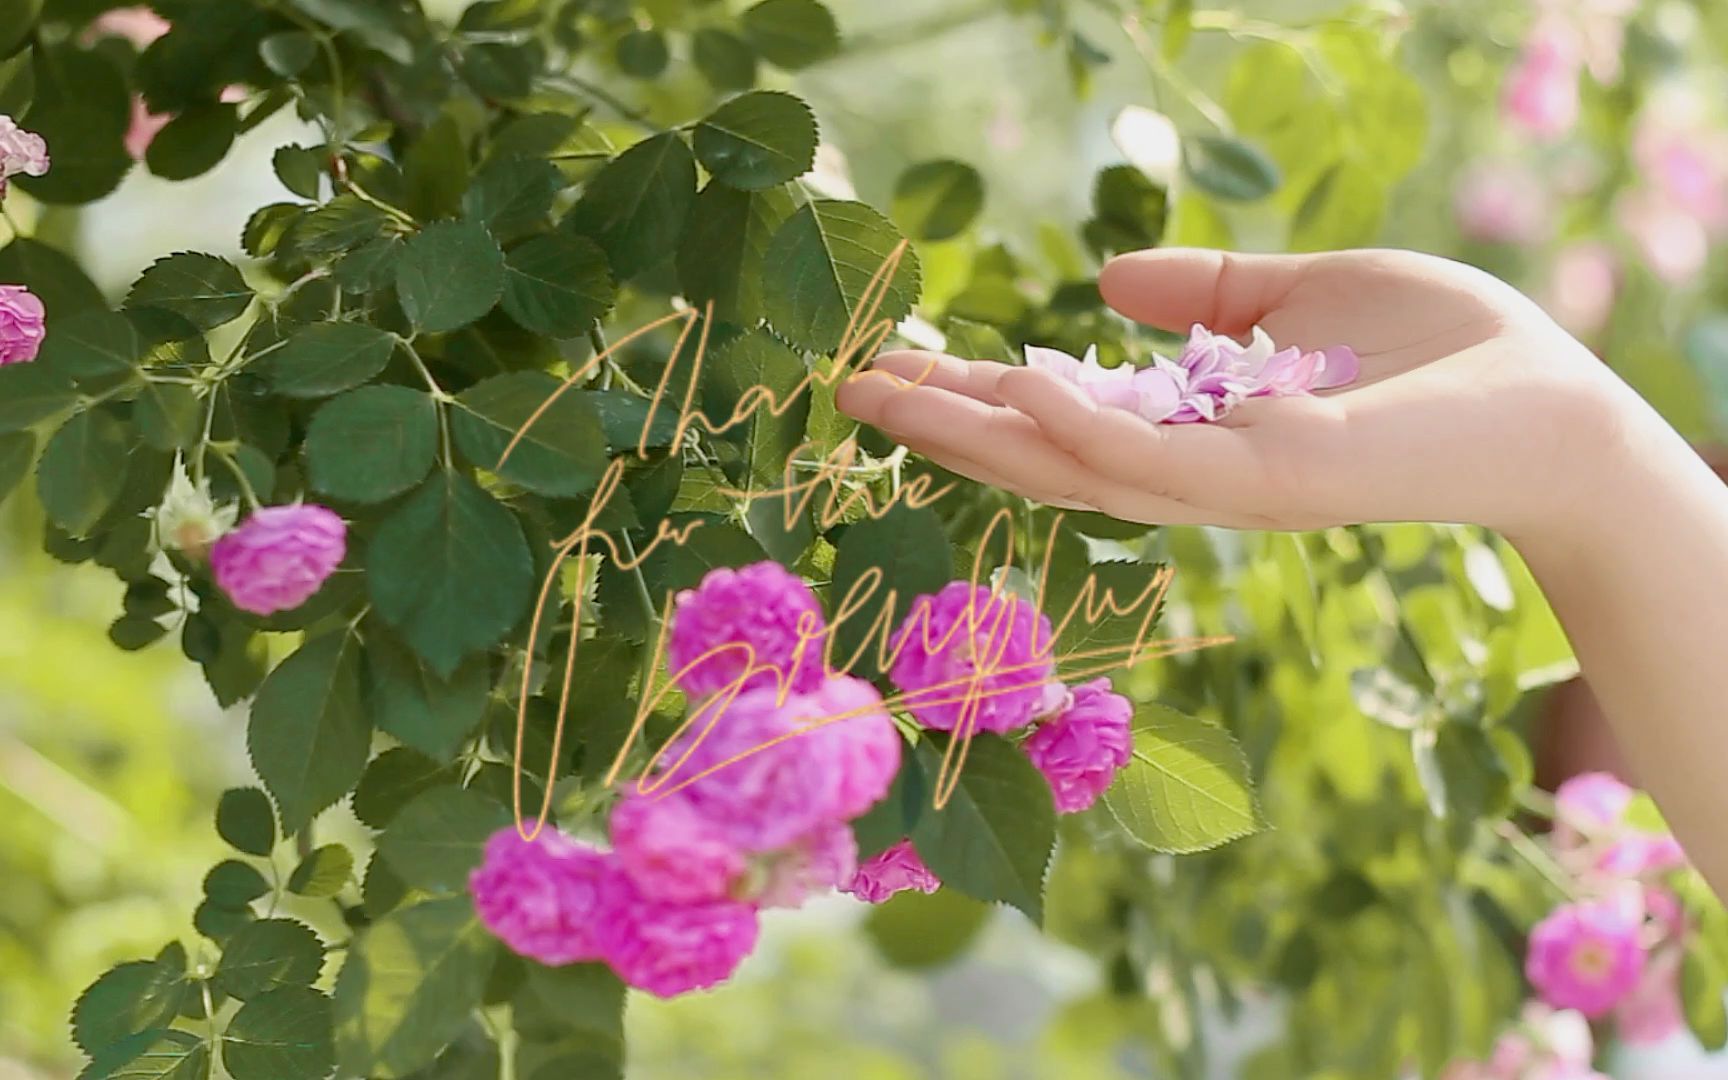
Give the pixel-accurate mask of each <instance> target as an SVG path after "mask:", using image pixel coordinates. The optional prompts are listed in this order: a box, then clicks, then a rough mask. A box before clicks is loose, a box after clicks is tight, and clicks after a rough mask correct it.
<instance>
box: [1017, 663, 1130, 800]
mask: <svg viewBox="0 0 1728 1080" xmlns="http://www.w3.org/2000/svg"><path fill="white" fill-rule="evenodd" d="M1133 716H1134V705H1133V703H1132V702H1130V701H1129V700H1128V699H1127V698H1125V697H1123V696H1122V695H1121V694H1117V693H1112V692H1111V690H1110V680H1109V679H1094V680H1092V681H1091V682H1089V683H1082V684H1081V685H1079V686H1076V687H1075V688H1074V691H1073V700H1072V703H1071V704H1070V705H1069V706H1068V707H1067V708H1066V709H1065V710H1063V711H1062V712H1061V713H1060V714H1058V715H1057V716H1056V717H1055V718H1054V719H1050V720H1046V721H1044V722H1043V723H1041V724H1039V725H1038V726H1037V728H1035V729H1034V730H1033V732H1032V735H1031V737H1030V738H1028V739H1027V740H1026V744H1025V745H1026V756H1027V757H1030V758H1031V759H1032V764H1034V765H1036V766H1038V771H1039V772H1041V773H1043V774H1044V778H1045V779H1046V780H1048V781H1050V790H1051V792H1052V794H1053V795H1054V796H1055V799H1056V809H1057V810H1059V811H1061V812H1062V813H1064V814H1072V813H1075V812H1077V811H1080V810H1084V809H1086V808H1087V807H1089V806H1091V805H1092V804H1093V803H1094V802H1097V801H1098V796H1100V795H1102V794H1104V790H1105V789H1106V788H1108V787H1109V786H1110V782H1111V781H1112V780H1114V779H1116V771H1117V770H1118V769H1120V768H1122V766H1124V765H1126V764H1128V761H1129V759H1130V758H1131V757H1132V756H1133V751H1134V736H1133V734H1132V732H1131V730H1130V722H1131V721H1132V719H1133Z"/></svg>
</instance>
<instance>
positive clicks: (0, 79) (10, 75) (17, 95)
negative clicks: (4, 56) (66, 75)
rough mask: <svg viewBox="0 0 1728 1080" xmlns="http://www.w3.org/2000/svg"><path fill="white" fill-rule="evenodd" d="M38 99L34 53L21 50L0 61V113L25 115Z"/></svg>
mask: <svg viewBox="0 0 1728 1080" xmlns="http://www.w3.org/2000/svg"><path fill="white" fill-rule="evenodd" d="M9 2H11V3H21V2H22V3H36V2H37V0H9ZM35 100H36V65H35V62H34V61H33V60H32V53H30V52H21V53H18V54H16V55H14V56H13V57H12V58H11V59H9V60H6V61H4V62H0V113H5V114H6V115H8V116H23V115H24V114H25V113H26V112H29V111H30V104H31V102H33V101H35Z"/></svg>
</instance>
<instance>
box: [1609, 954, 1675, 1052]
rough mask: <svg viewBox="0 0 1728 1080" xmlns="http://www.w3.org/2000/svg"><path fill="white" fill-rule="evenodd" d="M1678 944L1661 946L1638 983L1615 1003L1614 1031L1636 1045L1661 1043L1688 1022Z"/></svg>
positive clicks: (1624, 1039) (1651, 958)
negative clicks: (1671, 946)
mask: <svg viewBox="0 0 1728 1080" xmlns="http://www.w3.org/2000/svg"><path fill="white" fill-rule="evenodd" d="M1681 957H1682V953H1681V950H1680V949H1678V948H1667V949H1659V950H1657V951H1656V952H1655V953H1654V954H1652V955H1651V957H1650V962H1649V964H1648V965H1647V966H1646V967H1645V969H1644V975H1643V977H1642V978H1641V979H1639V980H1638V985H1637V986H1635V987H1634V988H1633V989H1632V992H1631V993H1629V994H1627V995H1626V996H1625V997H1624V998H1623V999H1621V1001H1620V1003H1619V1004H1618V1005H1616V1006H1615V1007H1614V1031H1615V1033H1616V1034H1618V1035H1619V1036H1620V1038H1621V1040H1622V1041H1624V1042H1628V1043H1632V1044H1634V1045H1636V1044H1640V1043H1658V1042H1662V1041H1663V1040H1665V1039H1667V1038H1668V1037H1669V1036H1671V1035H1674V1034H1677V1033H1678V1032H1680V1031H1681V1030H1682V1029H1683V1028H1685V1026H1686V1012H1685V1006H1684V1005H1683V1004H1682V1003H1681V1000H1680V961H1681Z"/></svg>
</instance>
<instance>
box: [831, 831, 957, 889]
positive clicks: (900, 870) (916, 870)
mask: <svg viewBox="0 0 1728 1080" xmlns="http://www.w3.org/2000/svg"><path fill="white" fill-rule="evenodd" d="M941 887H942V882H940V881H938V880H937V879H936V875H935V874H932V873H931V872H930V868H929V867H927V866H925V865H924V860H923V859H921V858H919V857H918V852H917V851H915V850H914V849H913V847H912V841H910V840H902V841H900V842H899V843H898V844H895V845H893V846H892V847H889V848H885V849H884V850H882V851H880V852H877V853H876V854H875V855H872V856H871V857H870V858H868V859H865V860H864V862H863V863H861V864H860V865H859V867H858V872H857V873H856V874H854V875H853V876H852V880H851V881H850V882H848V883H847V884H846V885H845V886H844V887H843V888H842V891H843V892H849V893H851V894H852V895H853V896H856V897H857V898H858V899H860V900H863V901H865V902H866V903H871V904H880V903H881V902H882V901H884V900H886V899H888V898H889V897H890V896H893V895H894V894H895V893H897V892H903V891H905V890H907V889H917V890H918V891H919V892H921V893H933V892H935V891H936V890H937V889H939V888H941Z"/></svg>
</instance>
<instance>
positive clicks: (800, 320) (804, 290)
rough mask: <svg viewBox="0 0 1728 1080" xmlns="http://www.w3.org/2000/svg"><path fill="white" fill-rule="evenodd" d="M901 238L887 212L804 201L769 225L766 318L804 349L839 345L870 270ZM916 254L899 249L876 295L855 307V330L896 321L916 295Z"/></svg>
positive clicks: (873, 270)
mask: <svg viewBox="0 0 1728 1080" xmlns="http://www.w3.org/2000/svg"><path fill="white" fill-rule="evenodd" d="M900 243H901V239H900V235H899V234H898V233H897V232H895V231H894V226H893V225H891V224H889V222H888V219H887V218H885V217H883V216H882V215H881V214H878V213H877V212H876V211H874V210H872V209H870V208H869V207H868V206H865V205H864V204H863V203H857V202H845V201H840V200H834V199H818V200H815V201H813V202H810V203H807V204H805V206H803V207H802V208H801V209H799V211H798V212H797V213H795V214H793V215H792V217H791V218H789V219H788V220H787V221H786V223H785V224H783V225H781V226H780V228H779V230H778V231H776V232H775V234H774V239H773V241H772V242H771V243H770V244H769V245H768V252H767V255H766V257H765V260H764V267H765V268H764V271H763V276H762V277H763V280H762V284H763V293H764V296H765V299H766V305H765V306H766V307H767V315H768V321H769V322H770V323H772V324H773V325H774V329H775V330H777V331H779V332H780V336H781V337H784V338H785V339H786V340H788V341H790V342H791V343H792V344H794V345H799V346H802V347H803V348H806V349H808V350H810V351H811V352H831V351H833V350H834V349H837V348H838V347H839V346H840V343H841V340H842V339H843V338H844V337H845V335H846V327H847V324H848V323H849V322H851V321H852V319H853V316H854V314H855V313H858V312H860V309H861V308H865V305H864V304H863V298H864V294H865V290H866V289H867V288H868V287H869V284H870V279H871V277H872V276H873V275H874V274H876V272H877V271H878V270H880V269H881V268H882V266H883V265H884V264H885V263H886V262H887V261H888V259H889V257H890V256H891V255H892V254H893V252H894V250H895V248H896V247H897V246H898V245H899V244H900ZM918 289H919V270H918V257H917V255H916V254H914V253H913V252H912V250H911V249H910V248H908V249H906V250H905V251H904V252H903V254H902V256H901V259H900V264H899V266H898V267H896V268H895V271H894V273H893V275H892V276H891V277H890V278H889V280H888V283H887V288H886V290H883V289H882V288H881V287H880V286H878V288H877V289H876V290H875V294H874V295H875V296H876V297H877V298H879V300H880V303H877V304H875V305H874V308H873V310H868V309H866V310H868V314H869V320H868V321H865V319H864V317H863V315H862V314H859V316H858V317H859V323H860V325H859V326H858V327H857V328H856V329H855V330H854V336H855V337H857V336H859V335H862V334H863V332H864V331H865V330H866V329H868V327H869V325H871V324H874V323H876V322H880V321H881V320H884V319H887V320H891V321H896V322H897V321H899V320H900V319H903V318H905V317H906V316H907V315H908V314H910V313H911V311H912V305H913V304H914V303H915V302H916V301H917V299H918Z"/></svg>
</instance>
